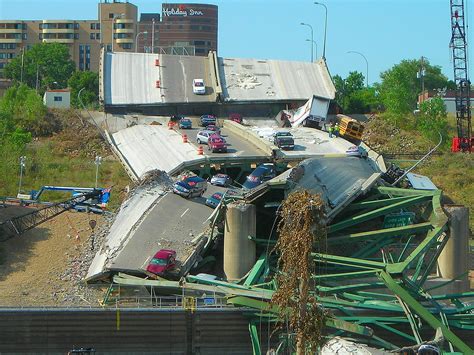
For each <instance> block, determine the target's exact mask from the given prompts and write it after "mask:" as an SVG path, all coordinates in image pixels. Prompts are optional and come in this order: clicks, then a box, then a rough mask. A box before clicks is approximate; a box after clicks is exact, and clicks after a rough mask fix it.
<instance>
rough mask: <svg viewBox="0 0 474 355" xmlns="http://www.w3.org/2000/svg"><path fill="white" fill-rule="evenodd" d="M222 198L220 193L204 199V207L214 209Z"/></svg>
mask: <svg viewBox="0 0 474 355" xmlns="http://www.w3.org/2000/svg"><path fill="white" fill-rule="evenodd" d="M222 196H224V194H223V193H222V192H215V193H213V194H212V195H211V196H209V197H208V198H207V199H206V205H207V206H209V207H212V208H216V207H217V205H218V204H219V203H220V202H221V200H222Z"/></svg>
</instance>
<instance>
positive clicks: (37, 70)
mask: <svg viewBox="0 0 474 355" xmlns="http://www.w3.org/2000/svg"><path fill="white" fill-rule="evenodd" d="M38 82H39V64H38V63H36V93H38Z"/></svg>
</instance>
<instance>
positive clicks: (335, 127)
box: [334, 122, 339, 138]
mask: <svg viewBox="0 0 474 355" xmlns="http://www.w3.org/2000/svg"><path fill="white" fill-rule="evenodd" d="M334 135H335V136H336V138H337V137H339V123H337V122H336V124H335V125H334Z"/></svg>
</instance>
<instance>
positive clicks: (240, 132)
mask: <svg viewBox="0 0 474 355" xmlns="http://www.w3.org/2000/svg"><path fill="white" fill-rule="evenodd" d="M224 128H225V129H228V130H229V131H230V132H232V133H233V134H235V135H237V136H238V137H240V138H242V139H243V140H246V141H248V142H250V143H252V144H253V145H255V146H256V147H257V148H258V149H260V150H261V151H262V152H263V153H264V154H265V155H268V156H276V151H277V150H278V149H277V148H276V147H275V146H274V145H273V144H272V143H270V142H268V141H265V140H264V139H262V138H260V137H259V136H258V135H257V133H255V132H253V131H251V130H249V129H248V128H247V127H245V126H242V125H241V124H238V123H236V122H233V121H228V120H226V121H224Z"/></svg>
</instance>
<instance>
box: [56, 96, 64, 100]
mask: <svg viewBox="0 0 474 355" xmlns="http://www.w3.org/2000/svg"><path fill="white" fill-rule="evenodd" d="M54 101H63V98H62V96H55V97H54Z"/></svg>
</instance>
